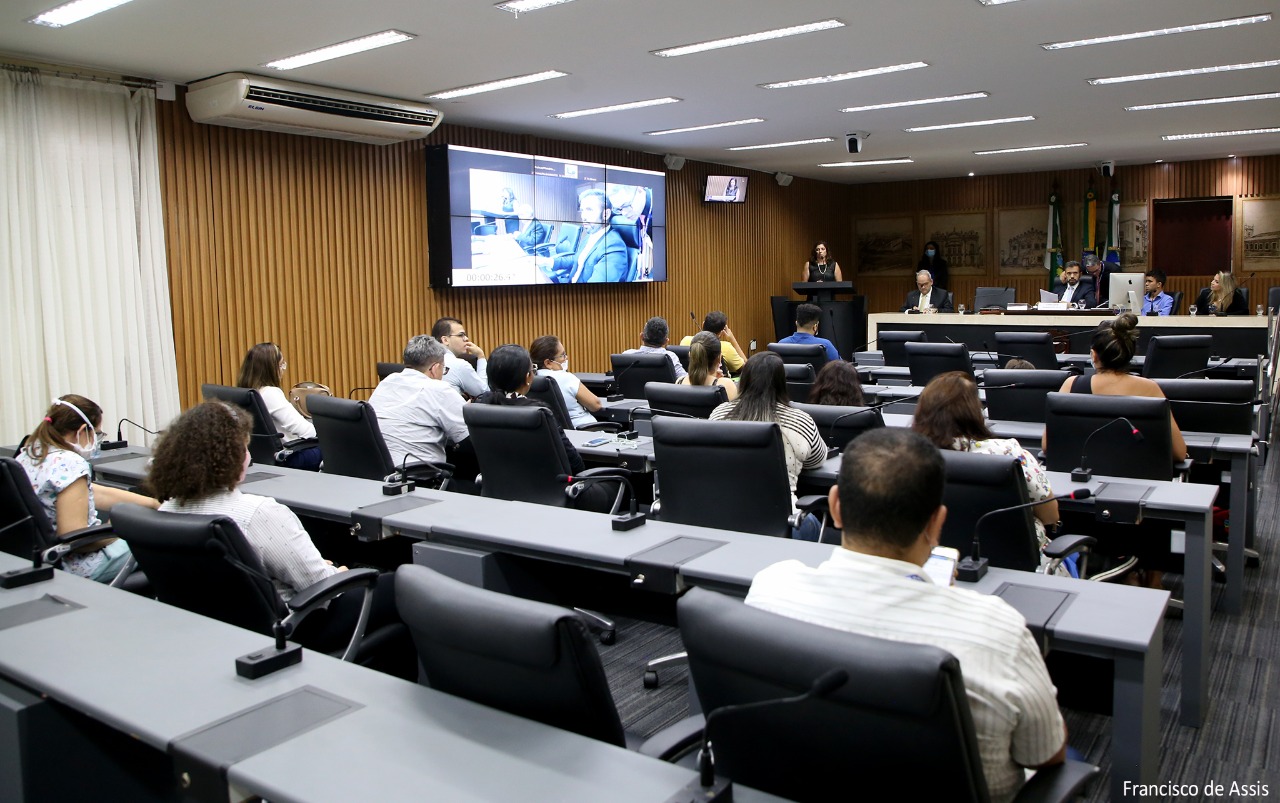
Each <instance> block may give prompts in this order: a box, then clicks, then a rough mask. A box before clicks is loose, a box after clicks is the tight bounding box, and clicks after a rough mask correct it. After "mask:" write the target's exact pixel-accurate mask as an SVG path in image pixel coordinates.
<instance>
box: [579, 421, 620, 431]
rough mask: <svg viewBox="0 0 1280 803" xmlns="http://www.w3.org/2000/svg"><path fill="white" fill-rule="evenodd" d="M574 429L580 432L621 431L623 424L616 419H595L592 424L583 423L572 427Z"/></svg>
mask: <svg viewBox="0 0 1280 803" xmlns="http://www.w3.org/2000/svg"><path fill="white" fill-rule="evenodd" d="M574 429H578V430H581V431H582V432H621V431H622V430H623V426H622V425H621V424H619V423H618V422H617V421H597V422H595V423H594V424H583V425H582V426H580V427H574Z"/></svg>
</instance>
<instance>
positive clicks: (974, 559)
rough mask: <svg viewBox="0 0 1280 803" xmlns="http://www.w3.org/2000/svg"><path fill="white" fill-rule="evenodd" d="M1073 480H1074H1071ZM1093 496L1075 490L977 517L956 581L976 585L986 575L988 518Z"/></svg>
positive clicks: (1081, 489) (1001, 508) (958, 564)
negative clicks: (984, 547) (984, 553)
mask: <svg viewBox="0 0 1280 803" xmlns="http://www.w3.org/2000/svg"><path fill="white" fill-rule="evenodd" d="M1073 479H1074V478H1073ZM1090 496H1093V492H1092V491H1090V490H1089V489H1088V488H1077V489H1076V490H1074V491H1072V492H1071V493H1069V494H1062V495H1061V496H1055V497H1053V498H1051V499H1038V500H1036V501H1034V502H1023V503H1022V504H1020V505H1010V506H1009V507H1000V508H996V509H995V510H988V511H987V512H986V513H983V514H982V515H981V516H979V517H978V520H977V521H975V522H974V523H973V545H972V546H971V547H970V551H969V554H968V555H967V556H966V557H964V558H961V559H960V562H959V563H957V564H956V580H958V581H960V582H962V583H976V582H978V581H979V580H981V579H982V578H983V577H986V575H987V568H988V561H987V559H986V558H984V557H982V544H981V541H982V536H981V533H982V522H984V521H986V520H987V519H988V518H989V517H991V516H995V515H997V514H1000V513H1010V512H1012V511H1015V510H1022V509H1023V508H1027V507H1035V506H1036V505H1043V504H1044V503H1046V502H1061V501H1063V500H1065V499H1088V498H1089V497H1090Z"/></svg>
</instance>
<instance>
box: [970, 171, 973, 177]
mask: <svg viewBox="0 0 1280 803" xmlns="http://www.w3.org/2000/svg"><path fill="white" fill-rule="evenodd" d="M969 178H973V171H972V170H970V171H969Z"/></svg>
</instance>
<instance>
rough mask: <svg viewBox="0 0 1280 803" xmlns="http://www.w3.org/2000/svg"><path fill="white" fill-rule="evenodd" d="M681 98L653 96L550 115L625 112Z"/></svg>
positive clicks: (550, 115) (557, 116)
mask: <svg viewBox="0 0 1280 803" xmlns="http://www.w3.org/2000/svg"><path fill="white" fill-rule="evenodd" d="M679 102H680V98H651V99H649V100H634V101H631V102H630V103H617V104H614V105H613V106H597V107H595V108H594V109H578V110H577V111H572V112H560V113H559V114H549V115H547V116H548V117H554V118H555V119H557V120H568V119H571V118H574V117H586V116H587V115H591V114H607V113H609V112H624V111H627V110H628V109H643V108H645V107H647V106H662V105H664V104H667V103H679Z"/></svg>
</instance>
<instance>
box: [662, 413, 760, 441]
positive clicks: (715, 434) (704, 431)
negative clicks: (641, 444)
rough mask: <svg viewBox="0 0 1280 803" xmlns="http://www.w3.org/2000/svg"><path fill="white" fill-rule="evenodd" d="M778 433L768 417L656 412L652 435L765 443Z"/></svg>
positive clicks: (685, 438) (677, 439)
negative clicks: (719, 418) (748, 418)
mask: <svg viewBox="0 0 1280 803" xmlns="http://www.w3.org/2000/svg"><path fill="white" fill-rule="evenodd" d="M779 437H781V431H780V430H779V429H778V425H777V424H774V423H772V422H767V421H704V420H702V419H692V418H672V417H669V416H658V417H656V418H654V419H653V438H654V440H655V441H661V442H663V443H668V444H678V445H681V446H715V447H730V446H764V445H767V444H768V443H769V442H770V441H771V440H773V439H774V438H779Z"/></svg>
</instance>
